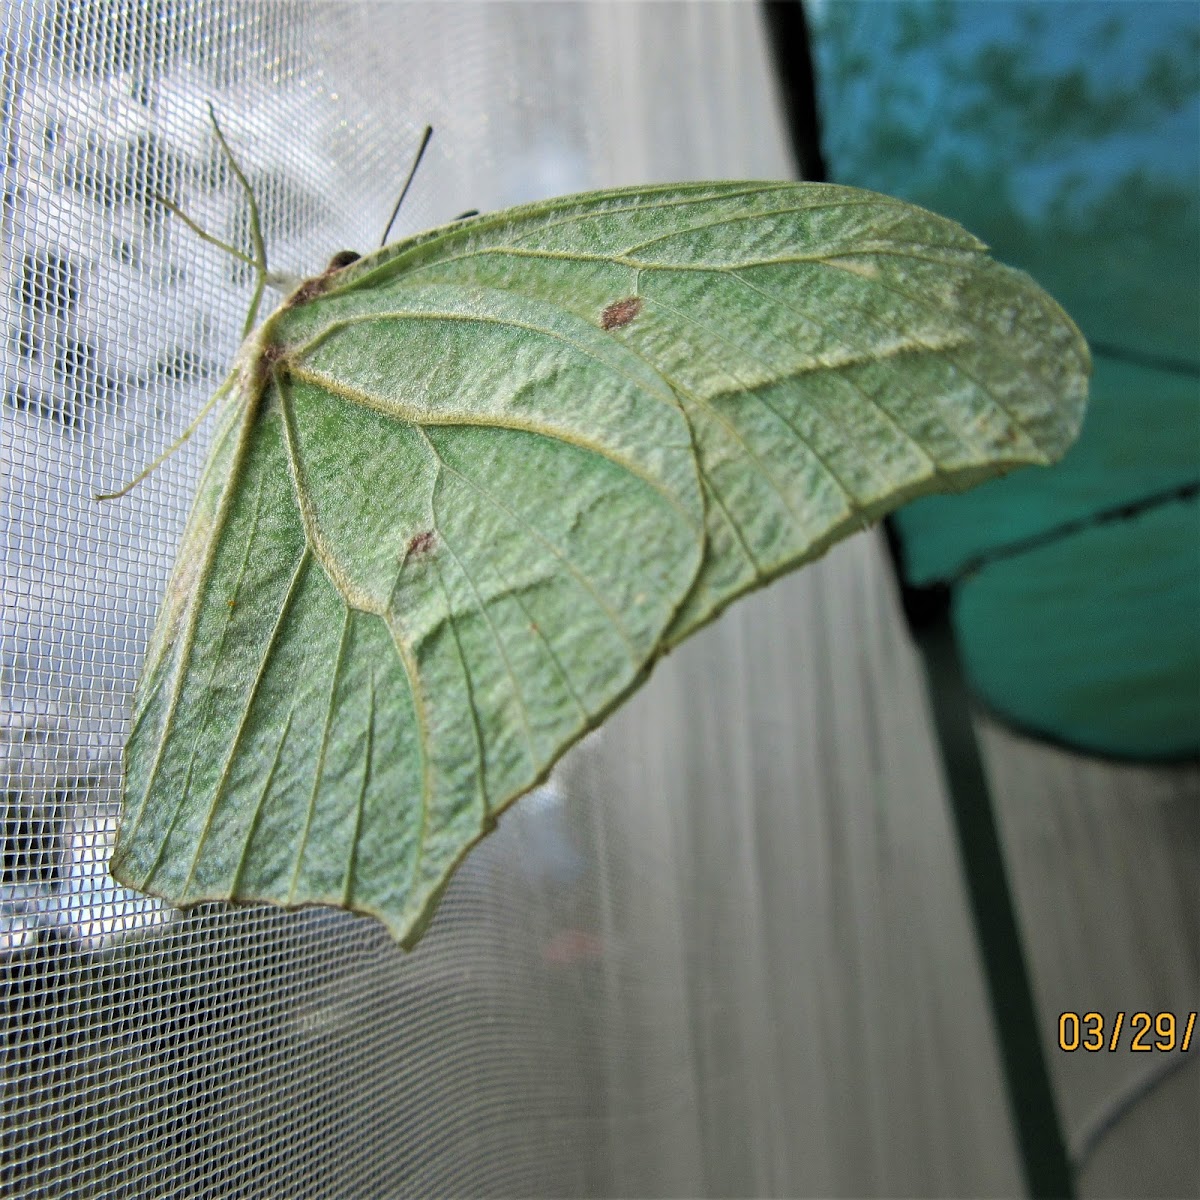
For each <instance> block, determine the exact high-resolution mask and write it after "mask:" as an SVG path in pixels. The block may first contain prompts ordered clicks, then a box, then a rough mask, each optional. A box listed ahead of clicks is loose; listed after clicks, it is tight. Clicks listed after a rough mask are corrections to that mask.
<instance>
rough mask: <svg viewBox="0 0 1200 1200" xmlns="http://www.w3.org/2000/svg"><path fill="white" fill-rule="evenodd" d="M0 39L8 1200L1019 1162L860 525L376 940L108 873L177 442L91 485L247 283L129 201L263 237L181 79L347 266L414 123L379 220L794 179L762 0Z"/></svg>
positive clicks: (763, 1182) (185, 469)
mask: <svg viewBox="0 0 1200 1200" xmlns="http://www.w3.org/2000/svg"><path fill="white" fill-rule="evenodd" d="M0 21H2V22H3V26H2V28H0V71H2V72H3V75H2V77H0V131H2V135H3V143H4V158H3V161H2V169H3V210H2V213H0V219H2V220H3V223H4V233H5V238H4V255H5V258H4V262H3V267H2V269H3V275H4V287H3V288H2V289H0V305H3V316H2V326H3V337H2V338H0V366H2V377H3V382H2V384H0V387H2V389H3V395H2V401H3V403H2V407H0V430H2V432H0V456H2V461H3V467H4V492H3V515H2V520H0V537H2V538H3V572H4V574H3V587H4V609H3V672H4V675H3V689H4V690H3V702H4V714H3V721H2V737H3V742H2V745H3V763H2V764H0V771H2V772H3V776H4V778H3V780H2V781H0V1018H2V1020H3V1028H2V1030H0V1192H2V1193H3V1194H4V1195H6V1196H14V1197H22V1198H24V1197H30V1198H32V1197H37V1198H38V1200H45V1198H48V1197H56V1198H57V1197H76V1196H79V1197H101V1196H102V1197H122V1198H128V1200H143V1198H149V1197H160V1196H163V1197H165V1196H177V1197H189V1198H201V1197H212V1198H214V1200H216V1198H220V1200H242V1198H244V1197H264V1198H271V1200H281V1198H291V1197H305V1198H318V1200H324V1198H345V1200H364V1198H374V1197H393V1196H411V1195H425V1194H432V1195H583V1194H596V1195H681V1196H683V1195H700V1194H706V1195H767V1194H774V1195H798V1194H845V1195H863V1194H896V1193H914V1194H920V1193H932V1192H936V1193H951V1194H952V1193H956V1192H969V1193H973V1194H985V1193H1004V1194H1007V1193H1012V1192H1014V1191H1016V1190H1017V1189H1018V1188H1019V1187H1020V1172H1019V1167H1018V1166H1017V1162H1016V1158H1015V1154H1014V1149H1013V1143H1012V1137H1011V1132H1010V1126H1009V1121H1008V1116H1007V1111H1006V1108H1005V1099H1004V1094H1003V1090H1002V1087H1001V1084H1000V1074H999V1069H998V1066H997V1060H996V1054H995V1049H994V1046H993V1040H992V1032H991V1025H990V1021H989V1017H988V1013H987V1006H986V1002H985V994H984V989H983V986H982V983H981V980H980V974H979V967H978V960H977V956H976V952H975V948H974V946H973V942H972V937H971V931H970V927H969V921H968V916H967V909H966V904H965V902H964V897H963V891H962V887H961V880H960V876H959V867H958V864H957V860H956V857H955V850H954V844H953V840H952V838H951V836H950V831H949V827H948V824H947V816H946V809H945V802H944V797H943V795H942V785H941V782H940V778H939V774H938V769H937V765H936V763H937V759H936V753H935V749H934V746H933V742H932V739H931V736H930V732H929V722H928V720H927V717H926V706H925V703H924V698H923V692H922V686H921V681H920V674H919V670H918V667H917V664H916V661H915V658H914V654H913V651H912V649H911V647H910V646H909V644H908V643H907V641H906V639H905V637H904V635H903V633H902V631H901V624H900V621H899V619H898V616H897V612H896V605H895V600H894V596H893V594H892V591H891V586H890V583H889V579H888V576H887V572H886V568H885V567H884V564H883V561H882V557H881V554H880V548H879V545H878V543H877V542H875V541H873V540H871V539H867V538H859V539H855V540H854V541H852V542H851V543H849V544H848V545H847V546H845V547H844V548H842V549H840V550H839V551H837V552H836V553H834V554H833V555H831V556H830V557H829V558H828V559H827V560H826V561H824V562H822V563H820V564H817V565H816V566H815V567H813V568H811V569H809V570H807V571H805V572H803V573H801V574H800V575H799V576H797V577H795V578H792V579H788V580H784V581H780V582H779V583H777V584H775V585H773V586H772V587H771V588H770V589H767V590H766V591H765V592H763V593H760V594H758V595H756V596H755V597H752V598H750V599H748V600H746V601H744V602H742V604H740V605H738V606H735V607H734V609H733V610H731V612H730V613H729V614H727V615H726V617H724V618H722V620H721V621H720V622H718V623H717V624H716V625H715V626H713V627H712V628H710V629H709V630H707V631H705V632H704V633H703V634H701V635H699V636H698V637H697V638H695V639H694V640H693V641H692V642H691V643H689V644H687V645H685V646H684V647H682V648H681V649H680V650H679V651H677V652H676V653H674V654H673V655H672V656H671V657H670V659H669V660H667V661H666V662H664V663H663V664H662V665H661V666H660V667H659V668H658V669H656V671H655V674H654V676H653V678H652V679H651V681H650V683H649V685H648V686H647V688H646V689H645V690H644V691H643V692H642V693H640V694H639V695H638V696H636V697H635V698H633V699H632V700H631V701H630V702H629V703H628V704H627V705H625V706H624V707H623V708H622V709H621V710H620V711H619V712H618V713H616V714H615V715H614V717H613V718H612V719H610V721H609V722H608V723H607V724H606V725H605V726H604V727H603V728H602V729H601V730H600V731H599V732H598V733H597V734H594V735H593V736H592V737H590V738H589V739H588V740H587V741H586V742H585V743H584V744H583V745H581V746H580V747H579V748H578V749H577V750H575V751H573V752H572V754H571V755H569V756H568V757H567V758H566V759H565V760H564V762H563V763H562V764H561V767H560V769H559V770H557V771H556V772H555V774H554V775H553V777H552V779H551V781H550V783H549V784H548V785H547V786H545V787H543V788H541V789H539V790H538V791H536V792H535V793H533V794H531V795H530V796H528V797H525V798H524V799H523V800H521V801H520V802H519V803H518V804H517V805H516V806H515V807H514V809H513V810H512V811H511V812H510V813H508V814H507V815H506V816H505V817H504V819H503V820H502V821H501V826H500V829H499V831H498V833H496V834H495V835H494V836H492V837H491V838H489V839H487V841H485V842H484V843H483V844H482V845H481V846H480V847H479V848H478V849H477V850H476V851H474V852H473V853H472V854H471V855H470V857H469V858H468V859H467V861H466V863H465V865H464V866H463V868H462V869H461V870H460V872H459V873H458V875H457V876H456V878H455V880H454V881H453V883H452V885H451V887H450V889H449V891H448V893H447V895H446V898H445V900H444V902H443V904H442V907H441V909H440V911H439V914H438V917H437V919H436V920H435V922H434V924H433V926H432V928H431V929H430V931H429V933H428V934H427V936H426V938H425V940H424V941H423V942H422V943H421V944H420V946H419V947H418V948H417V950H416V952H415V953H413V954H411V955H405V954H403V953H402V952H401V951H400V950H399V949H398V948H397V947H395V946H394V945H393V944H392V943H391V942H390V941H389V940H388V939H387V937H386V935H385V934H384V933H383V932H382V930H381V929H380V928H379V927H378V926H376V925H375V924H374V923H372V922H371V921H369V920H365V919H360V918H354V917H350V916H346V915H344V914H340V913H336V912H332V911H325V910H310V911H306V912H303V913H298V914H290V915H289V914H285V913H281V912H279V911H277V910H274V909H269V908H264V907H249V908H242V909H233V908H230V907H227V906H206V907H202V908H199V909H195V910H192V911H190V912H189V913H187V914H179V913H177V912H174V911H172V910H169V909H165V908H164V907H163V906H161V905H159V904H157V903H153V902H149V901H145V900H142V899H140V898H139V897H137V896H135V895H133V894H131V893H128V892H125V891H123V890H121V889H119V888H117V887H115V886H114V884H113V883H112V881H111V880H110V878H109V877H108V875H107V871H106V862H107V856H108V852H109V848H110V844H111V837H112V832H113V825H114V820H115V813H116V804H117V797H118V788H119V771H120V747H121V744H122V741H123V738H124V732H125V724H126V719H127V711H128V704H129V699H130V695H131V691H132V686H133V682H134V679H135V675H136V671H137V667H138V663H139V661H140V657H141V654H142V651H143V648H144V646H145V643H146V640H147V637H148V635H149V631H150V625H151V622H152V619H153V614H154V610H155V607H156V604H157V601H158V597H159V594H160V591H161V589H162V587H163V585H164V582H165V580H166V577H167V573H168V570H169V568H170V565H171V562H172V559H173V555H174V549H175V545H176V542H177V539H178V537H179V535H180V532H181V528H182V524H183V520H184V516H185V514H186V510H187V506H188V503H189V500H190V495H191V491H192V488H193V486H194V483H195V480H196V478H197V476H198V473H199V469H200V466H201V463H202V461H203V457H204V453H205V446H206V440H207V436H208V433H207V431H206V430H203V431H201V433H200V434H199V435H198V436H196V437H195V438H193V439H192V441H191V442H190V443H189V444H188V445H187V446H186V447H185V448H184V449H183V450H181V451H180V452H179V453H178V454H176V455H175V456H173V457H172V458H171V459H169V460H168V461H167V462H166V463H165V464H164V465H163V466H162V467H161V468H160V469H159V470H157V471H156V472H155V473H154V474H153V475H151V476H150V477H149V478H148V479H146V480H145V481H144V482H143V483H141V484H140V485H139V486H138V487H137V488H136V489H135V490H134V491H133V492H132V493H131V494H130V495H129V496H127V497H125V498H124V499H122V500H120V501H117V502H114V503H110V504H106V505H97V504H96V503H95V502H94V501H93V500H92V495H93V493H94V492H97V491H102V490H107V489H111V488H115V487H117V486H119V485H121V484H123V483H125V482H126V481H128V480H129V479H131V478H132V477H133V476H134V475H136V474H137V472H138V471H139V470H140V469H141V468H142V467H144V466H145V465H146V464H147V463H148V462H149V461H151V460H152V459H153V458H154V457H155V455H156V454H158V453H159V452H160V451H161V450H162V449H163V448H164V447H165V446H167V445H169V444H170V443H171V441H172V440H173V439H174V438H175V437H176V436H178V434H179V433H180V432H181V431H182V430H183V429H184V428H185V427H186V426H187V425H188V423H189V421H190V420H191V418H192V416H193V415H194V414H195V413H196V412H197V411H198V409H199V407H200V406H201V405H202V403H203V402H204V400H205V398H206V397H207V396H208V395H209V394H210V393H211V391H212V390H213V388H214V387H215V386H216V385H217V383H218V382H219V381H220V379H221V377H222V375H223V373H224V371H225V370H226V368H227V365H228V364H229V362H230V360H231V358H232V355H233V353H234V350H235V349H236V344H237V340H238V333H239V329H240V325H241V322H242V319H243V316H244V312H245V307H246V303H247V301H248V299H249V291H250V287H249V280H248V277H247V273H246V272H245V271H244V270H243V269H242V268H240V267H239V266H237V265H236V264H231V261H230V259H229V258H228V257H227V256H225V255H223V254H222V253H221V252H220V251H218V250H216V249H214V248H212V247H209V246H206V245H204V244H203V243H201V242H199V240H198V239H197V238H196V237H195V236H193V235H192V234H191V233H190V232H189V231H188V230H187V229H186V228H185V227H184V226H183V225H182V224H181V223H180V222H178V221H177V220H174V219H173V218H171V217H169V216H168V215H167V214H165V213H164V211H163V210H162V208H161V207H160V206H159V205H158V204H157V203H156V202H155V200H154V196H155V193H164V194H166V195H168V196H171V197H173V198H176V199H178V200H179V201H180V202H181V203H182V204H183V205H184V207H185V208H186V210H187V211H188V212H189V213H190V214H191V215H192V216H194V217H195V218H196V219H197V220H198V221H200V223H201V224H203V225H204V226H205V227H207V228H209V229H210V230H212V231H213V232H214V233H216V234H218V235H219V236H223V237H226V238H229V239H232V240H234V241H241V240H243V239H244V238H245V235H246V209H245V204H244V201H243V199H242V197H241V196H240V195H239V193H238V190H237V188H236V186H234V182H233V180H232V179H231V178H230V175H229V172H228V170H227V168H226V167H225V165H224V164H223V163H222V160H221V158H220V156H219V155H218V153H217V151H216V148H215V145H214V141H213V137H212V133H211V129H210V126H209V124H208V119H207V115H206V109H205V104H206V102H207V101H209V100H211V101H212V102H213V104H214V105H215V107H216V109H217V112H218V114H219V116H220V117H221V118H222V120H223V124H224V127H225V129H226V131H227V133H228V135H229V137H230V140H231V141H232V143H233V146H234V149H235V151H236V152H237V153H238V155H239V157H240V161H241V162H242V164H243V166H244V167H245V168H246V170H247V172H248V173H249V175H250V178H251V180H252V181H253V183H254V185H255V187H256V189H257V191H258V196H259V198H260V201H261V203H262V205H263V209H264V217H265V223H266V234H267V240H268V250H269V253H270V256H271V261H272V265H273V266H274V267H276V268H279V269H284V270H288V271H292V272H297V273H311V272H313V271H315V270H318V269H320V268H321V267H322V266H323V265H324V263H325V262H326V261H327V259H328V258H329V256H330V255H331V254H332V253H333V252H334V251H336V250H338V249H341V248H346V247H349V248H357V249H360V250H361V249H369V248H371V247H372V246H374V245H375V243H376V242H377V241H378V238H379V236H380V233H381V229H382V224H383V222H384V220H385V219H386V216H387V213H388V212H389V210H390V207H391V204H392V202H393V200H394V198H395V194H396V191H397V189H398V187H399V184H400V182H401V180H402V178H403V175H404V173H405V171H406V169H407V167H408V164H409V161H410V159H411V156H412V154H413V151H414V149H415V147H416V144H417V140H418V135H419V131H420V128H421V127H422V126H423V125H424V124H425V123H426V122H428V123H431V124H432V125H434V127H435V129H436V134H435V138H434V141H433V144H432V147H431V150H430V152H429V154H428V155H427V157H426V160H425V162H424V164H423V165H422V167H421V170H420V173H419V175H418V178H417V181H416V185H415V186H414V188H413V190H412V192H411V193H410V196H409V199H408V201H407V202H406V207H405V211H404V212H403V213H402V215H401V218H400V222H399V225H398V227H397V229H396V231H395V232H394V234H393V236H400V235H402V234H404V233H407V232H411V231H414V230H417V229H421V228H425V227H427V226H430V225H433V224H436V223H438V222H440V221H443V220H446V219H449V218H451V217H453V216H455V215H457V214H458V213H460V212H462V211H463V210H466V209H469V208H479V209H483V210H490V209H495V208H497V207H501V206H503V205H507V204H512V203H515V202H518V201H522V200H528V199H532V198H535V197H538V196H544V195H551V194H554V193H559V192H566V191H571V190H576V189H581V188H587V187H600V186H612V185H618V184H624V183H633V182H644V181H654V180H667V179H687V178H724V177H750V178H754V177H758V178H761V177H786V176H787V175H788V174H789V173H790V166H789V162H788V159H787V156H786V153H785V139H784V136H783V132H782V128H781V125H780V119H779V116H778V113H777V106H776V97H775V95H774V90H773V89H774V84H773V81H772V78H771V72H770V69H769V66H768V56H767V54H766V50H765V45H764V37H763V31H762V28H761V12H760V10H759V7H758V6H757V5H754V4H748V3H743V4H716V3H713V4H704V5H697V4H687V3H684V4H646V5H638V4H625V3H621V4H599V3H597V4H580V5H575V4H529V5H511V4H501V3H496V4H487V5H480V6H475V5H468V4H432V3H430V4H360V3H344V4H317V3H297V4H292V3H283V2H276V3H258V4H242V3H232V2H222V0H190V2H189V0H179V2H168V0H159V2H156V3H153V4H151V3H135V2H133V0H128V2H121V0H102V2H101V0H93V2H87V0H78V2H69V0H60V2H58V3H51V2H49V0H44V2H40V3H11V4H9V5H8V6H7V7H6V8H4V9H3V10H2V13H0ZM1006 752H1007V753H1008V754H1009V755H1013V754H1017V753H1018V751H1016V750H1013V749H1012V748H1011V747H1007V750H1006ZM1022 787H1023V788H1025V789H1028V787H1029V785H1028V783H1023V784H1022ZM1081 794H1082V793H1081ZM1168 843H1169V844H1170V845H1174V842H1173V841H1170V840H1169V839H1168ZM1147 912H1148V914H1149V915H1147V914H1146V913H1144V914H1143V916H1144V917H1145V919H1146V920H1147V921H1151V919H1152V918H1153V913H1152V912H1149V910H1147ZM1131 928H1134V926H1131ZM1069 936H1072V934H1071V932H1070V931H1068V932H1067V933H1066V934H1065V935H1064V937H1069ZM1134 941H1135V942H1136V939H1134ZM1139 953H1140V951H1139ZM1134 960H1136V961H1137V962H1138V963H1140V962H1141V961H1142V959H1141V958H1140V957H1138V956H1137V954H1135V953H1133V952H1132V951H1131V954H1130V961H1134ZM1074 990H1075V992H1076V993H1078V994H1079V998H1078V999H1077V1000H1076V1001H1075V1002H1074V1003H1075V1006H1076V1007H1083V1006H1086V1005H1087V1003H1088V1000H1087V998H1086V997H1085V996H1084V995H1083V993H1082V990H1081V989H1080V988H1075V989H1074ZM1171 994H1172V995H1174V993H1171ZM1131 999H1132V998H1131ZM1127 1006H1129V1007H1132V1006H1133V1004H1132V1003H1128V1005H1127ZM1193 1006H1194V1004H1193ZM1053 1028H1054V1026H1053V1024H1052V1018H1048V1023H1047V1029H1048V1030H1053Z"/></svg>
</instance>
